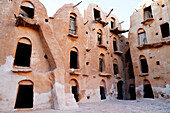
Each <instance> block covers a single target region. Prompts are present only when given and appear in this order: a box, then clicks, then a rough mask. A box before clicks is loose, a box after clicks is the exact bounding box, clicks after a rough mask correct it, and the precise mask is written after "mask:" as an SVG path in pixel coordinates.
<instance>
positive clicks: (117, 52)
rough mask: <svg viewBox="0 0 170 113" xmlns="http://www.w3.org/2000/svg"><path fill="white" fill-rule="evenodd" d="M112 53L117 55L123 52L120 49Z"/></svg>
mask: <svg viewBox="0 0 170 113" xmlns="http://www.w3.org/2000/svg"><path fill="white" fill-rule="evenodd" d="M113 53H114V54H118V55H121V54H123V52H122V51H114V52H113Z"/></svg>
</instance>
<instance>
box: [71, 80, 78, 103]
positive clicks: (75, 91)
mask: <svg viewBox="0 0 170 113" xmlns="http://www.w3.org/2000/svg"><path fill="white" fill-rule="evenodd" d="M69 83H70V85H71V92H72V94H73V95H74V99H75V101H76V102H78V101H79V86H78V82H77V80H75V79H72V80H70V82H69Z"/></svg>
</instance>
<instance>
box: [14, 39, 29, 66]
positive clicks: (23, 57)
mask: <svg viewBox="0 0 170 113" xmlns="http://www.w3.org/2000/svg"><path fill="white" fill-rule="evenodd" d="M31 51H32V45H31V42H30V40H28V39H26V38H23V39H20V40H19V42H18V45H17V49H16V53H15V59H14V65H15V66H23V67H30V57H31Z"/></svg>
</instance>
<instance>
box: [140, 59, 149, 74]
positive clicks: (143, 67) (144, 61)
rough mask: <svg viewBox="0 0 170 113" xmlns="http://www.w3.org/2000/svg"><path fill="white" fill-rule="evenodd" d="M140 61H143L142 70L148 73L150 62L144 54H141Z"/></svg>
mask: <svg viewBox="0 0 170 113" xmlns="http://www.w3.org/2000/svg"><path fill="white" fill-rule="evenodd" d="M140 57H141V58H140V63H141V71H142V73H148V64H147V60H146V58H145V57H144V56H140Z"/></svg>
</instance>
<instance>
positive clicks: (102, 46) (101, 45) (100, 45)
mask: <svg viewBox="0 0 170 113" xmlns="http://www.w3.org/2000/svg"><path fill="white" fill-rule="evenodd" d="M97 46H98V47H101V48H104V49H106V50H107V47H106V46H105V45H103V44H98V45H97Z"/></svg>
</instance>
